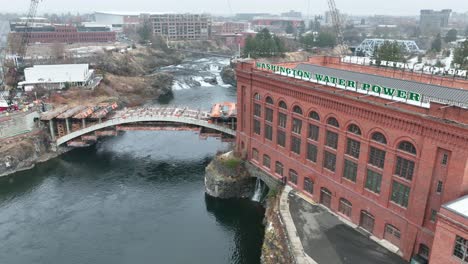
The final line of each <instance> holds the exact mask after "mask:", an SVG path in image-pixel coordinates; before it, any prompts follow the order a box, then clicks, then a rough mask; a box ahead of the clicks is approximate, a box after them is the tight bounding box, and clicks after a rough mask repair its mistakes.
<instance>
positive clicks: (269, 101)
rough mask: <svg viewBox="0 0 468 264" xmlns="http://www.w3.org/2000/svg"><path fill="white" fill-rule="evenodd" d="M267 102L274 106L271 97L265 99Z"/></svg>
mask: <svg viewBox="0 0 468 264" xmlns="http://www.w3.org/2000/svg"><path fill="white" fill-rule="evenodd" d="M265 102H266V103H267V104H273V99H271V97H270V96H267V98H266V99H265Z"/></svg>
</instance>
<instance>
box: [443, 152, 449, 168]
mask: <svg viewBox="0 0 468 264" xmlns="http://www.w3.org/2000/svg"><path fill="white" fill-rule="evenodd" d="M447 162H448V154H447V153H444V156H442V165H444V166H445V165H447Z"/></svg>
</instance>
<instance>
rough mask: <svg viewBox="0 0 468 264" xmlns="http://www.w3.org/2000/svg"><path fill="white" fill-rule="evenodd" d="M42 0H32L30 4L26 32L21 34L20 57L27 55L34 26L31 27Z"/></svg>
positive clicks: (25, 25) (25, 24)
mask: <svg viewBox="0 0 468 264" xmlns="http://www.w3.org/2000/svg"><path fill="white" fill-rule="evenodd" d="M41 1H42V0H31V4H30V5H29V11H28V15H27V17H26V21H25V23H24V32H23V34H21V42H20V43H19V47H18V54H17V55H18V57H20V58H23V57H24V56H26V50H27V48H28V43H29V39H30V34H31V30H32V28H31V27H30V24H31V23H32V22H33V20H34V17H36V12H37V6H38V5H39V2H41Z"/></svg>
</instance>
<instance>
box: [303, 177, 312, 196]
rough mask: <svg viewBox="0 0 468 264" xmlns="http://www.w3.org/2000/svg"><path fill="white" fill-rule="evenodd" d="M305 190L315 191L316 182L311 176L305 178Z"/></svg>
mask: <svg viewBox="0 0 468 264" xmlns="http://www.w3.org/2000/svg"><path fill="white" fill-rule="evenodd" d="M304 191H306V192H308V193H310V194H313V193H314V182H313V181H312V180H311V179H309V178H304Z"/></svg>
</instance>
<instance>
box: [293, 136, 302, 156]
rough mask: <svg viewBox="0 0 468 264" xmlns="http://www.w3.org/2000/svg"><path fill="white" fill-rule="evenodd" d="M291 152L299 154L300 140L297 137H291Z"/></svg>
mask: <svg viewBox="0 0 468 264" xmlns="http://www.w3.org/2000/svg"><path fill="white" fill-rule="evenodd" d="M291 151H292V152H294V153H296V154H298V155H299V154H301V139H300V138H297V137H294V136H293V137H291Z"/></svg>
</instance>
